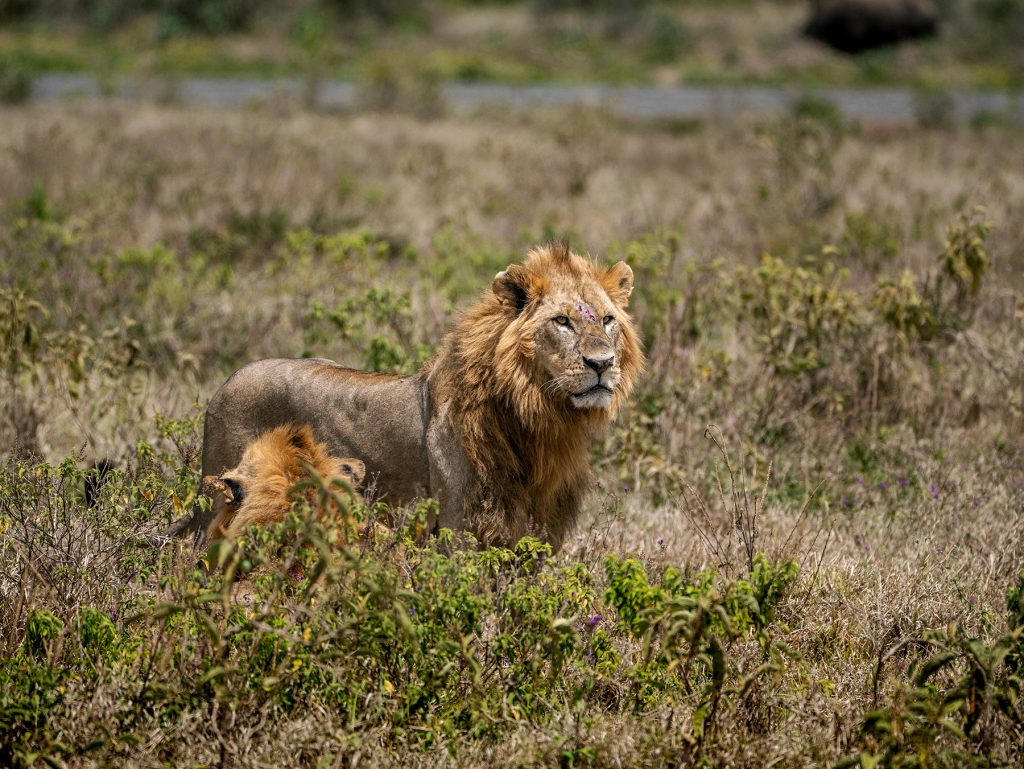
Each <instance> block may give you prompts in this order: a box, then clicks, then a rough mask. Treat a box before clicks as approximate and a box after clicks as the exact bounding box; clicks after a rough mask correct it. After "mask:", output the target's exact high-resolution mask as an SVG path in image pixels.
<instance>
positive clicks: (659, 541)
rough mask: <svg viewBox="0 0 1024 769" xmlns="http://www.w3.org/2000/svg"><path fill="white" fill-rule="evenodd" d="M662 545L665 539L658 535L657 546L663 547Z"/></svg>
mask: <svg viewBox="0 0 1024 769" xmlns="http://www.w3.org/2000/svg"><path fill="white" fill-rule="evenodd" d="M664 546H665V540H664V539H662V538H661V537H658V547H664Z"/></svg>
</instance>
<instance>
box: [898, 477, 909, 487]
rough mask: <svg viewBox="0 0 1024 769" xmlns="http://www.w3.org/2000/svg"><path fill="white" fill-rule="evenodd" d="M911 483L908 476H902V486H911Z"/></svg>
mask: <svg viewBox="0 0 1024 769" xmlns="http://www.w3.org/2000/svg"><path fill="white" fill-rule="evenodd" d="M909 485H910V481H908V480H907V479H906V478H900V486H909Z"/></svg>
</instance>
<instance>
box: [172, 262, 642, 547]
mask: <svg viewBox="0 0 1024 769" xmlns="http://www.w3.org/2000/svg"><path fill="white" fill-rule="evenodd" d="M632 290H633V272H632V270H631V269H630V268H629V266H628V265H627V264H626V263H625V262H619V263H617V264H615V265H613V266H612V267H610V268H607V269H602V268H599V267H597V266H596V265H595V264H594V263H593V262H592V261H591V260H590V259H589V258H585V257H582V256H579V255H577V254H575V253H572V252H571V251H570V250H569V248H568V247H567V246H564V245H558V246H548V247H544V248H539V249H535V250H533V251H531V252H530V253H529V254H528V256H527V258H526V260H525V261H524V263H523V264H513V265H511V266H509V267H508V268H507V269H505V270H504V271H502V272H499V273H498V274H497V275H496V276H495V278H494V280H493V282H492V284H491V286H490V288H489V289H488V290H486V291H485V292H484V293H483V294H482V295H481V296H480V298H479V299H478V300H477V301H476V302H475V303H474V304H473V305H472V306H470V307H469V309H468V310H467V311H466V312H465V313H463V314H462V316H461V317H460V318H459V320H457V321H456V323H455V325H454V328H453V329H452V330H451V331H450V332H449V334H448V335H447V337H446V338H445V339H444V341H443V342H442V344H441V346H440V348H439V350H438V351H437V353H436V354H435V355H434V356H433V358H431V360H429V361H428V362H427V363H426V364H425V365H424V366H423V368H422V369H421V370H420V371H419V373H417V374H415V375H413V376H395V375H388V374H374V373H367V372H363V371H354V370H352V369H348V368H345V367H343V366H340V365H338V364H337V363H333V362H331V361H328V360H290V359H275V360H262V361H257V362H255V363H250V364H249V365H247V366H245V367H243V368H242V369H240V370H239V371H237V372H236V373H235V374H234V375H232V376H231V378H230V379H228V381H227V382H225V383H224V385H223V386H221V388H220V389H219V390H218V391H217V393H216V394H215V395H214V396H213V398H212V399H211V401H210V404H209V407H208V409H207V413H206V422H205V428H204V436H203V451H202V472H203V474H204V475H220V474H222V473H223V472H224V471H225V470H226V469H227V468H231V467H234V466H236V465H237V464H238V463H239V461H240V460H241V459H242V455H243V453H244V451H245V448H246V446H247V445H249V444H250V443H251V442H252V441H253V440H255V439H256V438H257V437H258V436H260V435H261V434H263V433H264V432H266V431H268V430H272V429H273V428H275V427H278V426H279V425H282V424H308V425H309V426H310V427H311V429H312V432H313V435H314V436H315V437H316V440H318V441H322V442H323V443H324V444H325V445H326V447H327V449H328V451H329V452H330V453H331V454H332V455H334V456H342V457H359V458H360V459H362V460H363V461H364V462H365V463H366V471H367V479H368V483H369V484H371V485H372V487H373V488H374V489H375V493H376V494H377V495H378V496H379V498H381V499H382V500H383V501H385V502H388V503H390V504H392V505H403V504H407V503H410V502H412V501H414V500H416V499H418V498H422V497H432V498H434V499H436V500H437V501H438V503H439V509H440V513H439V520H438V522H437V523H438V524H439V525H440V526H443V527H447V528H451V529H455V530H468V531H470V532H471V533H473V534H474V535H475V536H476V537H477V539H478V540H479V541H480V542H481V543H482V544H484V545H508V546H510V545H512V544H514V543H515V542H516V541H518V540H519V539H520V538H521V537H522V536H524V535H527V534H530V535H533V536H537V537H539V538H541V539H544V540H546V541H547V542H550V543H551V544H552V546H553V547H554V548H555V549H557V548H558V547H559V546H560V545H561V543H562V541H563V540H564V538H565V536H566V534H567V533H568V531H569V530H570V529H571V527H572V525H573V523H574V522H575V520H576V517H577V514H578V512H579V509H580V502H581V499H582V497H583V494H584V493H585V492H586V491H587V489H588V488H589V487H590V486H591V485H592V480H591V479H592V475H591V470H590V465H589V462H588V448H589V443H590V441H591V440H592V438H593V437H594V436H595V435H596V434H597V433H598V432H599V431H600V430H601V429H603V428H604V427H605V426H606V425H607V424H608V422H609V421H610V420H611V418H612V417H613V416H614V414H615V413H616V411H617V409H618V408H619V406H620V405H621V404H622V402H623V400H624V399H625V398H626V397H627V396H628V395H629V393H630V391H631V390H632V388H633V386H634V384H635V382H636V380H637V378H638V376H639V374H640V372H641V369H642V367H643V352H642V350H641V348H640V344H639V341H638V339H637V334H636V332H635V331H634V329H633V326H632V323H631V320H630V317H629V315H628V314H627V311H626V306H627V302H628V299H629V296H630V294H631V292H632ZM208 523H209V520H208V515H204V514H201V513H200V512H199V511H196V512H194V513H193V515H192V519H191V520H188V519H185V520H183V521H181V522H179V524H178V525H177V527H176V529H175V530H174V531H173V532H172V533H177V534H181V533H184V532H186V531H190V530H191V531H204V530H205V529H206V527H207V525H208Z"/></svg>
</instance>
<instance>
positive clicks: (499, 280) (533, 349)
mask: <svg viewBox="0 0 1024 769" xmlns="http://www.w3.org/2000/svg"><path fill="white" fill-rule="evenodd" d="M491 288H492V291H493V294H494V297H495V298H496V300H497V302H498V303H499V304H500V307H501V313H502V315H504V318H505V320H506V322H507V325H506V326H505V328H504V330H503V331H502V332H501V335H500V337H499V340H498V344H497V348H496V349H495V351H494V355H495V372H496V376H497V379H498V383H499V387H500V388H501V389H502V390H503V391H504V392H506V393H508V394H509V395H510V397H509V400H510V401H511V402H513V403H521V404H522V405H521V407H520V410H521V411H522V412H524V413H522V414H521V416H524V417H528V416H529V414H530V413H531V412H536V413H538V414H539V413H541V412H543V413H545V415H546V416H550V412H551V411H562V412H566V411H568V412H575V411H584V412H587V415H588V416H590V417H592V418H593V419H594V420H595V421H598V422H603V421H606V420H607V419H608V418H610V417H611V416H612V415H614V413H615V411H616V409H617V408H618V406H619V404H620V403H621V402H622V401H623V399H624V398H625V397H626V396H627V395H628V394H629V392H630V390H631V389H632V388H633V385H634V384H635V382H636V379H637V377H638V375H639V374H640V371H641V370H642V368H643V353H642V351H641V349H640V344H639V341H638V340H637V335H636V332H635V331H634V329H633V324H632V321H631V320H630V317H629V314H628V313H627V311H626V306H627V303H628V301H629V296H630V294H631V293H632V291H633V271H632V270H631V269H630V268H629V265H627V264H626V263H625V262H618V263H617V264H615V265H613V266H612V267H610V268H608V269H602V268H599V267H597V266H596V265H595V264H594V263H593V262H592V261H591V260H590V259H587V258H584V257H581V256H578V255H577V254H574V253H572V252H571V251H570V250H569V249H568V247H566V246H548V247H545V248H539V249H535V250H533V251H531V252H530V254H529V255H528V257H527V259H526V261H525V262H524V263H523V264H521V265H520V264H514V265H510V266H509V267H508V268H507V269H505V270H503V271H502V272H499V273H498V274H497V275H496V276H495V278H494V282H493V284H492V286H491ZM580 416H583V415H582V414H581V415H580Z"/></svg>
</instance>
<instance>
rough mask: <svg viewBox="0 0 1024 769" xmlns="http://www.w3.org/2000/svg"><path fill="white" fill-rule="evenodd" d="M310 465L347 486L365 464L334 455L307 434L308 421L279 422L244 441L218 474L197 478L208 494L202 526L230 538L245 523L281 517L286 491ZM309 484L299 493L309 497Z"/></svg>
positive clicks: (358, 479) (288, 499)
mask: <svg viewBox="0 0 1024 769" xmlns="http://www.w3.org/2000/svg"><path fill="white" fill-rule="evenodd" d="M310 469H312V471H313V472H315V473H316V474H317V475H319V476H320V478H322V479H323V480H324V482H325V483H327V482H330V481H331V480H332V479H335V478H340V479H342V480H344V481H346V482H347V483H348V484H349V486H351V487H352V489H353V490H355V489H357V488H358V487H359V485H360V484H361V483H362V481H363V477H364V475H365V472H366V468H365V467H364V465H363V463H362V462H361V461H360V460H358V459H338V458H336V457H332V456H330V455H328V453H327V450H326V447H325V446H324V445H323V444H321V443H317V442H316V441H315V440H314V439H313V433H312V432H311V431H310V429H309V428H308V427H305V426H301V427H297V426H294V425H290V424H289V425H282V426H281V427H276V428H274V429H273V430H271V431H270V432H267V433H264V434H263V435H261V436H260V437H259V438H257V439H256V440H255V441H253V442H252V443H250V444H249V445H248V446H246V447H245V451H244V452H243V454H242V460H241V462H239V464H238V466H237V467H234V468H232V469H231V470H228V471H227V472H224V473H222V474H221V475H219V476H215V475H208V476H206V477H204V478H203V488H202V493H203V494H205V495H206V496H208V497H209V498H210V500H211V502H212V503H213V504H212V509H211V511H210V514H211V515H212V516H213V521H212V522H211V523H210V525H209V527H208V528H207V530H206V534H207V537H208V538H209V539H210V540H219V539H234V538H235V537H237V536H238V535H239V534H241V533H242V531H244V530H245V528H246V527H248V526H257V525H265V524H268V523H274V522H275V521H280V520H283V519H284V517H285V516H286V515H287V514H288V511H289V510H290V509H291V506H292V501H293V499H294V496H293V495H292V494H291V493H290V492H291V491H292V489H293V487H294V486H295V485H296V484H297V483H299V482H300V481H303V480H307V479H308V478H309V477H310V472H309V470H310ZM313 493H315V491H314V490H312V489H309V490H307V493H306V494H305V496H306V497H310V500H309V501H310V502H312V501H313V499H312V498H311V497H312V494H313Z"/></svg>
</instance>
